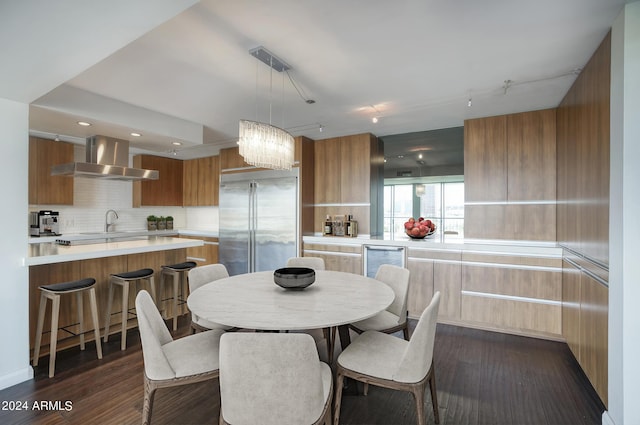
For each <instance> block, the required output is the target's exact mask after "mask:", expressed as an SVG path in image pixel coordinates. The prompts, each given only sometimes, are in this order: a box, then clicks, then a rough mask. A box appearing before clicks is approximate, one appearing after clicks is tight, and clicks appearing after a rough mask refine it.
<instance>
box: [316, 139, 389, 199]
mask: <svg viewBox="0 0 640 425" xmlns="http://www.w3.org/2000/svg"><path fill="white" fill-rule="evenodd" d="M377 149H378V147H377V138H376V137H375V136H373V135H372V134H369V133H365V134H357V135H354V136H344V137H335V138H332V139H325V140H317V141H316V142H315V164H316V165H317V166H316V173H315V194H316V203H317V204H324V203H338V204H348V203H351V204H352V203H369V202H370V201H371V166H372V155H377V154H378V152H377Z"/></svg>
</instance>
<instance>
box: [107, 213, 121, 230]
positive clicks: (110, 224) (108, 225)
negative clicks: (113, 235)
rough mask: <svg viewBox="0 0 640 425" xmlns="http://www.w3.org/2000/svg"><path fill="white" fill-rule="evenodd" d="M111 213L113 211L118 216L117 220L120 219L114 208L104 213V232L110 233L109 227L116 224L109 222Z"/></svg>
mask: <svg viewBox="0 0 640 425" xmlns="http://www.w3.org/2000/svg"><path fill="white" fill-rule="evenodd" d="M109 213H113V214H114V215H115V216H116V220H117V219H118V213H117V212H115V211H114V210H107V212H106V213H105V215H104V232H105V233H109V227H111V226H113V225H115V223H109Z"/></svg>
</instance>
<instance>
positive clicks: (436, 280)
mask: <svg viewBox="0 0 640 425" xmlns="http://www.w3.org/2000/svg"><path fill="white" fill-rule="evenodd" d="M460 256H461V253H460V251H456V250H446V251H445V250H438V249H421V248H410V249H409V250H408V252H407V268H408V269H409V271H410V272H411V277H410V280H409V299H408V300H407V306H408V309H409V316H410V317H412V318H419V317H420V315H421V314H422V312H423V311H424V309H425V308H426V307H427V306H428V305H429V303H430V302H431V298H432V297H433V294H434V293H435V292H437V291H439V292H440V308H439V309H438V320H439V321H441V322H447V321H449V320H453V321H457V320H459V319H460V284H461V280H460V279H461V275H460V270H461V265H460Z"/></svg>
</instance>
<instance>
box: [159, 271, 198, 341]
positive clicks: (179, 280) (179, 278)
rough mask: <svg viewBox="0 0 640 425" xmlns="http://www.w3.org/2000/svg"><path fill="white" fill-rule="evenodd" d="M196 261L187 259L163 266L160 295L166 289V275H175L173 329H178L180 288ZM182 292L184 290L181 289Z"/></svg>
mask: <svg viewBox="0 0 640 425" xmlns="http://www.w3.org/2000/svg"><path fill="white" fill-rule="evenodd" d="M195 266H196V263H195V262H193V261H186V262H184V263H178V264H171V265H168V266H162V272H161V275H160V292H159V294H160V297H162V294H163V290H164V278H165V276H167V275H168V276H171V277H173V330H174V331H175V330H177V329H178V288H182V287H183V282H184V280H185V277H186V276H187V273H188V272H189V270H191V269H192V268H194V267H195ZM180 292H182V291H180Z"/></svg>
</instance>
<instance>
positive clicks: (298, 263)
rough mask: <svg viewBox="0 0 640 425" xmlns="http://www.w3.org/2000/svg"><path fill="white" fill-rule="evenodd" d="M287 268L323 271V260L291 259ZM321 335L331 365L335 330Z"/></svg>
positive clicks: (330, 329)
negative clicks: (325, 344)
mask: <svg viewBox="0 0 640 425" xmlns="http://www.w3.org/2000/svg"><path fill="white" fill-rule="evenodd" d="M287 267H307V268H310V269H313V270H325V265H324V259H322V258H320V257H291V258H289V259H288V260H287ZM322 335H323V337H324V339H325V341H326V342H327V356H328V359H329V363H330V364H331V363H333V346H334V341H335V338H336V328H323V329H322Z"/></svg>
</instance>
